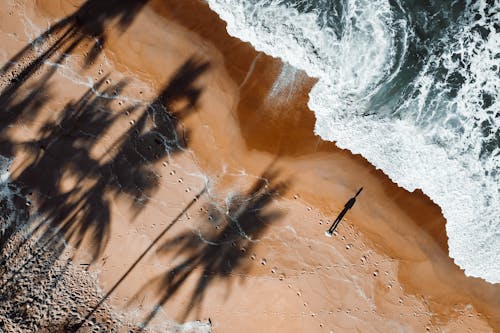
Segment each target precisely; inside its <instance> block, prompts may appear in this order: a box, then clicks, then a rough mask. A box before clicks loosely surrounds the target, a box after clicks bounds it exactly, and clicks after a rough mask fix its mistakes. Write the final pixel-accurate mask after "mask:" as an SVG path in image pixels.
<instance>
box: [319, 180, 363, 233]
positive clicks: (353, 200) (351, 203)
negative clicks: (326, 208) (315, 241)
mask: <svg viewBox="0 0 500 333" xmlns="http://www.w3.org/2000/svg"><path fill="white" fill-rule="evenodd" d="M361 191H363V188H360V189H359V190H358V192H356V195H355V196H353V197H352V198H351V199H349V201H347V202H346V204H345V205H344V209H342V211H341V212H340V214H339V216H337V218H336V219H335V221H333V224H332V226H331V227H330V229H328V230H327V231H326V232H325V235H326V236H327V237H332V234H333V232H334V231H335V229H336V228H337V226H338V225H339V223H340V221H342V218H343V217H344V215H345V214H346V213H347V211H348V210H349V209H351V208H352V206H354V204H355V203H356V197H357V196H358V195H359V194H360V193H361Z"/></svg>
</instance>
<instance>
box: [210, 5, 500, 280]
mask: <svg viewBox="0 0 500 333" xmlns="http://www.w3.org/2000/svg"><path fill="white" fill-rule="evenodd" d="M207 3H208V4H209V6H210V8H211V9H212V10H214V11H215V12H217V13H218V15H219V16H220V17H221V18H222V19H223V20H224V21H226V22H227V31H228V33H229V34H231V35H232V36H235V37H237V38H239V39H241V40H243V41H247V42H250V43H251V44H252V45H253V46H254V47H255V48H256V49H257V50H259V51H262V52H264V53H266V54H268V55H271V56H274V57H278V58H281V59H282V60H283V61H284V62H285V63H286V64H288V65H289V66H284V67H283V68H284V70H283V72H282V73H281V75H280V77H279V80H280V81H282V80H284V79H286V77H287V76H289V79H290V80H293V78H294V73H295V71H294V70H290V66H292V67H293V68H296V69H300V70H304V71H305V72H306V73H307V74H308V75H309V76H311V77H315V78H318V79H319V81H318V83H317V84H316V85H315V86H314V88H313V89H312V90H311V92H310V95H309V104H308V105H309V108H310V109H311V110H312V111H313V112H314V113H315V116H316V126H315V133H316V134H317V135H319V136H320V137H321V138H323V139H324V140H328V141H334V142H336V144H337V146H338V147H340V148H343V149H348V150H350V151H351V152H353V153H355V154H361V155H362V156H364V157H365V158H366V159H367V160H368V161H370V162H371V163H372V164H373V165H374V166H375V167H376V168H378V169H381V170H383V172H384V173H385V174H387V175H388V176H389V177H390V178H391V179H392V180H393V181H394V182H395V183H397V184H398V185H399V186H401V187H404V188H405V189H407V190H408V191H414V190H415V189H421V190H422V191H423V192H424V193H425V194H427V195H428V196H429V197H430V198H431V199H432V200H433V201H434V202H435V203H436V204H438V205H439V206H440V207H441V209H442V212H443V215H444V216H445V218H446V220H447V223H446V232H447V235H448V238H449V240H448V246H449V255H450V257H452V258H453V259H454V261H455V263H456V264H457V265H459V266H460V267H461V268H462V269H464V270H465V274H466V275H468V276H473V277H480V278H483V279H485V280H486V281H488V282H491V283H499V282H500V188H499V184H500V103H499V101H498V99H499V97H500V70H499V67H500V5H499V2H498V1H494V0H482V1H472V0H469V1H443V0H428V1H417V0H407V1H402V0H344V1H333V0H207ZM273 93H276V92H274V91H273Z"/></svg>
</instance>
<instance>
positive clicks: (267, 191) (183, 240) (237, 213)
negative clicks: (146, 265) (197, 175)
mask: <svg viewBox="0 0 500 333" xmlns="http://www.w3.org/2000/svg"><path fill="white" fill-rule="evenodd" d="M277 176H278V173H277V171H275V170H271V169H268V170H267V171H266V172H264V173H263V174H262V176H261V177H260V178H259V180H258V181H257V182H256V183H255V184H254V185H253V187H252V188H251V189H250V190H249V191H248V192H246V193H242V194H237V195H234V196H232V197H231V198H228V199H227V200H226V202H225V203H224V204H222V205H219V204H217V203H209V204H208V205H207V206H206V208H205V209H206V211H207V212H208V216H209V221H208V222H207V221H204V222H202V225H201V226H200V229H199V230H197V231H196V232H192V231H187V232H184V233H181V234H180V235H178V236H176V237H174V238H172V239H169V240H167V241H165V242H164V243H163V244H162V245H161V246H160V247H159V249H158V254H163V255H165V254H167V255H170V256H172V257H174V258H182V260H181V262H180V263H178V264H175V266H174V267H172V268H171V269H169V270H168V271H167V272H165V273H164V274H162V275H160V276H158V277H156V278H154V279H153V280H151V281H149V282H148V283H146V284H145V286H144V287H143V288H142V289H141V290H140V291H139V292H138V293H137V294H136V295H135V297H134V298H133V299H138V298H139V297H140V295H141V294H142V293H144V292H146V291H147V290H148V289H151V286H156V287H155V288H153V289H154V292H155V294H157V295H161V296H160V298H159V301H158V302H157V304H156V306H155V308H154V309H153V311H152V312H151V313H150V314H149V315H148V316H147V317H146V319H145V320H144V322H143V327H146V326H147V325H148V324H149V323H150V321H151V320H152V319H153V318H154V316H155V315H156V313H157V311H158V310H159V309H160V307H161V306H163V305H164V304H166V303H167V302H168V300H169V299H171V298H172V297H173V296H174V295H175V294H176V293H177V291H178V290H179V289H180V288H181V287H182V285H183V284H184V283H185V282H186V280H187V279H188V278H189V277H190V276H191V275H193V274H194V273H195V271H201V272H200V273H199V276H198V277H197V278H196V283H195V287H194V290H193V291H192V292H191V296H190V301H189V304H188V305H187V307H186V309H185V310H184V312H183V314H182V315H181V318H180V319H181V320H185V319H186V318H187V316H188V315H189V314H190V313H191V311H192V310H193V309H194V308H195V307H197V306H199V305H200V304H201V303H202V301H203V298H204V296H205V293H206V290H207V288H208V287H209V286H210V285H212V284H213V283H214V282H216V281H217V280H225V281H227V282H228V287H229V281H230V279H231V277H232V276H233V272H234V271H235V270H238V272H239V273H244V272H246V271H247V269H248V268H249V265H250V264H249V261H248V260H247V258H248V256H249V254H250V253H251V251H252V249H253V248H254V247H255V245H256V243H257V242H258V241H259V239H260V238H261V237H262V236H263V234H264V233H265V232H266V230H267V229H268V228H269V227H270V225H271V224H272V223H273V222H274V221H275V220H277V219H278V218H280V217H281V216H282V215H283V212H281V211H278V210H275V209H271V210H270V207H269V206H270V204H271V203H272V202H273V200H274V199H275V198H276V197H277V196H279V195H281V194H284V193H285V192H286V191H287V189H288V187H289V181H277V180H276V178H277Z"/></svg>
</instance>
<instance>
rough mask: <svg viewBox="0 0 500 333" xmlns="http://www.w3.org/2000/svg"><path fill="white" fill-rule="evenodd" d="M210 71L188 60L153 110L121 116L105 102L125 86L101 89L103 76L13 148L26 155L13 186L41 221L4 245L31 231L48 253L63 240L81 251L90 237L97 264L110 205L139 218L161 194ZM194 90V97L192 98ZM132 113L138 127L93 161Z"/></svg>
mask: <svg viewBox="0 0 500 333" xmlns="http://www.w3.org/2000/svg"><path fill="white" fill-rule="evenodd" d="M208 68H209V64H208V63H206V62H201V61H197V60H195V59H193V58H191V59H189V60H187V61H186V63H185V64H184V66H182V67H181V68H180V69H179V70H178V71H177V73H176V74H175V75H174V79H175V80H171V81H170V82H169V83H168V84H167V85H166V86H165V88H164V89H163V90H162V92H161V93H160V94H159V95H158V97H157V98H156V99H155V100H154V101H152V102H151V103H150V104H148V105H147V106H145V107H143V108H142V109H140V108H139V106H138V105H135V106H130V107H126V108H122V109H121V110H119V111H118V112H116V111H113V110H112V105H111V103H114V102H115V99H114V98H110V97H108V96H111V94H112V93H113V94H115V95H119V94H120V93H121V92H122V91H123V89H124V88H125V86H126V85H127V83H126V82H125V81H122V82H118V83H117V84H114V85H111V86H109V87H107V88H103V86H104V83H105V80H106V77H105V78H103V79H102V80H101V81H99V82H98V83H96V85H95V86H94V87H92V88H91V89H89V90H88V91H87V92H86V93H85V94H83V96H82V97H81V98H80V99H79V100H77V101H75V102H71V103H68V104H67V105H66V106H65V107H64V108H63V110H62V111H61V112H60V114H59V117H58V118H57V119H55V120H53V121H48V122H46V123H45V124H44V125H43V126H41V127H40V130H39V131H38V133H37V135H36V138H35V139H33V140H29V141H25V142H22V143H20V144H14V143H11V145H12V146H14V147H15V148H14V149H13V150H16V151H24V152H25V153H27V156H28V157H27V158H26V160H25V161H24V162H23V163H22V164H21V166H20V167H19V168H18V170H16V171H15V174H17V176H16V177H15V178H14V179H13V181H14V183H15V184H17V186H18V187H19V188H21V189H22V192H23V193H24V194H26V195H28V194H34V195H35V197H36V199H35V201H36V206H37V211H36V213H37V214H38V215H40V216H42V217H43V218H42V219H39V221H37V225H36V226H33V225H29V223H28V225H26V226H20V225H19V224H16V225H12V226H11V227H10V229H9V230H7V232H6V233H4V234H6V235H7V234H8V236H7V237H6V239H7V238H9V237H11V236H12V235H14V234H16V232H17V233H23V232H24V231H25V229H27V228H28V227H30V228H31V232H30V233H29V234H28V235H27V236H24V237H25V238H26V239H27V238H29V237H31V236H33V235H34V234H35V233H36V232H38V233H42V236H41V237H40V238H39V240H38V242H37V244H38V246H40V247H43V248H49V247H51V246H54V247H58V246H59V244H58V243H65V242H71V243H72V244H73V245H74V246H75V247H77V248H78V247H79V246H80V245H81V244H82V243H83V242H84V240H85V239H87V240H88V241H89V243H87V245H90V247H89V249H90V252H91V256H92V258H93V259H92V260H95V259H96V258H97V257H98V256H99V255H100V254H101V253H102V251H103V250H104V248H105V246H106V243H107V242H108V240H109V237H110V223H111V208H110V206H111V203H112V202H113V201H115V200H118V199H120V200H125V201H128V202H129V207H130V212H131V214H132V216H133V217H135V216H137V215H138V214H139V213H140V212H141V211H142V210H143V209H144V207H146V206H147V204H148V203H149V200H150V198H151V197H152V196H153V195H154V193H155V192H156V191H157V190H158V188H159V174H160V173H159V171H158V170H157V169H156V163H157V162H159V161H160V160H161V159H163V158H165V157H167V156H170V155H171V154H176V153H180V152H182V151H183V150H184V149H185V148H186V147H187V144H188V138H187V137H186V135H185V132H186V130H185V129H184V127H183V125H182V123H181V121H182V119H183V118H184V117H186V116H187V115H189V114H190V112H192V111H193V110H194V109H195V107H196V103H197V97H199V96H200V95H201V91H202V88H198V87H196V86H195V81H196V80H197V79H198V78H199V76H200V75H202V74H203V73H204V72H205V71H206V70H207V69H208ZM179 82H182V84H183V86H182V89H179ZM193 92H195V93H196V96H197V97H196V98H192V97H191V96H193ZM183 98H188V100H189V101H190V104H189V106H188V107H186V108H184V109H183V110H182V112H180V113H174V112H172V111H171V107H170V105H171V103H173V101H175V100H179V99H183ZM130 114H133V115H136V116H137V121H135V122H134V123H133V125H132V126H131V127H130V128H129V129H127V130H126V131H125V132H124V133H123V134H122V135H120V136H119V137H118V138H117V139H116V141H115V142H114V143H113V144H112V146H111V147H110V148H109V149H108V150H107V151H106V152H105V154H104V155H102V156H96V153H95V152H93V151H94V150H95V147H96V146H98V145H102V141H101V138H103V137H104V136H105V135H106V133H107V132H108V131H109V130H110V128H111V127H112V126H113V125H115V123H116V122H117V121H118V120H119V119H123V118H124V117H126V116H127V115H130ZM28 221H29V219H27V221H26V222H28ZM6 239H4V241H2V244H0V247H3V244H5V241H6Z"/></svg>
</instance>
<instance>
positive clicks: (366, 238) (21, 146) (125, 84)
mask: <svg viewBox="0 0 500 333" xmlns="http://www.w3.org/2000/svg"><path fill="white" fill-rule="evenodd" d="M83 3H84V2H83V1H77V0H73V1H63V0H57V1H56V0H38V1H13V0H12V1H9V0H3V1H2V6H1V7H0V17H2V20H1V22H0V40H1V41H2V49H1V50H0V51H1V53H0V60H1V64H2V66H3V70H2V78H1V80H2V86H1V87H2V93H1V95H0V104H1V106H2V109H3V110H6V111H7V112H4V115H3V116H2V118H0V120H1V122H0V126H1V127H0V128H1V130H2V132H1V135H0V153H2V155H10V156H15V159H14V162H13V164H12V166H11V178H12V179H13V182H14V183H15V184H16V185H17V186H18V187H19V188H22V189H23V190H24V194H26V195H28V196H29V197H30V200H32V201H33V202H34V206H35V207H36V208H35V207H32V208H31V212H32V218H31V219H30V221H31V223H32V224H33V225H34V226H37V225H38V224H39V223H40V222H41V221H45V222H44V224H42V226H43V228H42V229H41V230H39V231H40V233H42V234H43V233H45V234H49V235H51V234H52V233H51V231H50V230H53V229H54V228H55V229H57V230H59V234H58V238H57V239H58V241H57V242H55V243H56V245H57V244H60V241H59V240H60V239H63V240H65V241H67V242H68V243H69V244H71V245H72V246H73V248H74V254H73V261H72V262H73V266H75V267H79V266H82V264H83V265H86V264H89V266H88V271H89V273H92V274H95V275H96V276H97V278H98V284H99V286H100V288H101V289H102V291H103V292H102V294H103V295H104V294H106V293H108V292H109V291H112V292H111V293H110V294H109V295H107V296H108V297H107V298H106V302H105V303H106V304H107V305H109V306H111V307H112V308H113V309H114V311H115V316H116V318H119V319H115V320H119V323H120V325H122V329H125V327H133V326H134V325H135V324H139V323H147V327H146V328H147V329H150V330H152V331H165V330H167V329H168V330H172V331H175V330H178V331H206V330H208V329H210V328H211V330H212V332H256V331H262V332H351V331H361V332H372V331H382V332H396V331H415V332H425V331H432V332H440V331H451V332H462V331H463V332H467V331H469V332H491V331H495V330H498V329H499V328H500V315H499V314H500V311H499V310H500V287H499V286H498V285H491V284H488V283H486V282H484V281H483V280H480V279H475V278H468V277H466V276H465V275H464V273H463V271H461V270H460V269H459V268H458V267H457V266H456V265H455V264H454V263H453V260H452V259H450V258H449V256H448V251H447V237H446V234H445V222H446V221H445V220H444V218H443V217H442V215H441V212H440V209H439V207H437V206H436V205H434V204H433V203H432V202H431V201H430V200H429V199H428V198H427V197H426V196H425V195H423V194H422V193H420V192H418V191H417V192H415V193H408V192H407V191H405V190H402V189H401V188H398V187H397V186H396V185H395V184H393V183H392V182H391V181H390V180H389V179H388V178H387V177H386V176H385V175H384V174H383V173H382V172H381V171H379V170H375V168H374V167H373V166H371V165H370V164H369V163H368V162H366V160H364V159H363V158H362V157H360V156H354V155H352V154H350V153H349V152H347V151H343V150H340V149H338V148H336V147H335V145H334V144H333V143H330V142H324V141H322V140H320V139H319V138H318V137H317V136H315V135H314V133H313V127H314V121H315V119H314V115H313V113H312V112H310V111H309V110H308V109H307V105H306V103H307V98H308V97H307V95H308V91H309V90H310V88H311V86H312V85H313V84H314V82H315V80H314V79H312V78H308V77H307V76H306V75H305V74H304V73H302V72H300V71H297V72H295V80H294V81H293V82H288V83H286V84H283V83H281V84H280V82H279V80H277V79H278V76H279V74H280V72H281V71H282V70H284V66H286V65H283V64H282V63H281V62H280V61H279V60H277V59H273V58H271V57H268V56H266V55H264V54H261V53H258V52H256V51H255V50H254V49H253V48H252V47H251V45H249V44H246V43H242V42H240V41H239V40H237V39H234V38H232V37H230V36H228V35H227V33H226V31H225V25H224V22H222V21H221V20H220V19H219V18H218V17H217V15H216V14H214V13H213V12H211V11H210V10H209V8H208V7H207V5H205V4H204V3H202V2H201V1H193V0H182V1H162V0H154V1H149V2H147V3H146V1H132V0H130V1H108V2H102V1H98V0H96V1H88V2H87V3H85V4H83ZM75 11H76V13H77V14H76V15H74V14H73V13H75ZM96 12H99V13H100V14H101V15H99V16H97V15H96V14H95V13H96ZM48 27H51V28H50V29H51V30H50V34H47V35H46V38H45V39H43V40H42V39H39V40H36V39H35V38H36V37H37V36H40V35H42V34H44V31H46V29H48ZM23 48H24V49H23ZM37 60H40V61H38V62H37ZM285 70H290V69H289V68H288V69H287V68H285ZM167 110H169V112H170V113H171V114H172V115H174V116H168V115H167ZM360 186H363V187H364V188H365V190H364V191H363V192H362V194H361V195H360V197H359V200H358V202H357V203H356V205H355V207H354V208H353V209H352V211H351V212H349V213H348V215H347V218H346V219H345V220H344V222H343V223H342V224H341V225H340V226H339V228H338V229H337V233H335V235H334V237H332V238H327V237H325V235H324V231H325V230H326V229H327V228H328V227H329V225H330V223H331V221H332V220H333V219H334V218H335V217H336V215H337V214H338V212H339V211H340V210H341V209H342V207H343V205H344V203H345V202H346V201H347V200H348V199H349V198H350V197H351V196H352V195H353V194H354V193H355V192H356V190H357V189H358V188H359V187H360ZM205 188H206V191H204V189H205ZM30 193H31V194H30ZM198 194H200V196H199V198H197V197H196V196H197V195H198ZM195 199H196V200H195ZM35 211H37V212H40V216H38V215H36V214H34V212H35ZM179 214H180V215H179ZM48 249H49V250H50V247H49V248H48ZM83 267H87V266H83ZM117 282H119V283H118V284H117ZM89 292H90V291H89ZM103 295H101V297H102V296H103ZM58 297H59V296H58ZM61 297H64V296H61ZM93 299H94V301H93V302H94V303H92V304H95V297H94V298H93ZM10 302H15V300H10ZM107 305H104V304H103V305H101V306H102V307H103V308H104V307H105V306H107ZM160 306H161V307H160ZM94 308H95V306H94V307H92V306H90V307H89V309H88V311H92V310H93V309H94ZM100 308H101V307H99V308H98V309H100ZM92 314H94V313H92ZM85 315H86V314H85ZM208 318H210V321H211V325H210V324H209V323H208ZM20 320H21V319H20ZM197 320H199V322H196V321H197ZM184 322H188V324H186V325H180V324H179V323H184Z"/></svg>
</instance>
